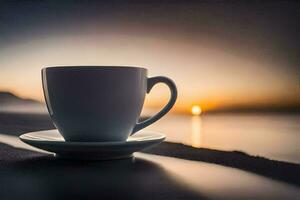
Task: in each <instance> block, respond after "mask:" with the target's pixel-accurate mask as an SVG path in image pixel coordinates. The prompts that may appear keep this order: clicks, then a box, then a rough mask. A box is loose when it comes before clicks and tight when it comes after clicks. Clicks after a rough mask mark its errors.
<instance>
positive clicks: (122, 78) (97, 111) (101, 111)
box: [20, 66, 177, 160]
mask: <svg viewBox="0 0 300 200" xmlns="http://www.w3.org/2000/svg"><path fill="white" fill-rule="evenodd" d="M42 83H43V91H44V96H45V101H46V104H47V108H48V111H49V114H50V117H51V119H52V121H53V124H54V125H55V127H56V128H57V129H54V130H46V131H37V132H31V133H25V134H23V135H21V136H20V139H21V140H22V141H23V142H25V143H27V144H29V145H31V146H34V147H37V148H40V149H43V150H46V151H49V152H53V153H55V155H56V157H59V158H67V159H84V160H111V159H121V158H129V157H132V155H133V153H134V152H137V151H141V150H143V149H145V148H148V147H151V146H153V145H156V144H159V143H161V142H162V141H163V140H165V136H164V135H163V134H161V133H157V132H154V131H147V130H142V129H143V128H145V127H147V126H149V125H150V124H152V123H154V122H156V121H157V120H159V119H160V118H161V117H163V116H164V115H165V114H166V113H167V112H169V110H170V109H171V108H172V107H173V105H174V103H175V101H176V98H177V89H176V86H175V84H174V82H173V81H172V80H171V79H169V78H167V77H163V76H157V77H151V78H147V69H145V68H141V67H127V66H58V67H46V68H44V69H42ZM157 83H165V84H166V85H167V86H168V87H169V89H170V91H171V97H170V100H169V102H168V103H167V105H166V106H165V107H164V108H163V109H162V110H161V111H160V112H158V113H157V114H156V115H154V116H152V117H150V118H147V119H146V120H144V121H141V122H139V119H140V114H141V111H142V108H143V104H144V100H145V96H146V93H149V92H150V90H151V89H152V87H153V86H154V85H155V84H157Z"/></svg>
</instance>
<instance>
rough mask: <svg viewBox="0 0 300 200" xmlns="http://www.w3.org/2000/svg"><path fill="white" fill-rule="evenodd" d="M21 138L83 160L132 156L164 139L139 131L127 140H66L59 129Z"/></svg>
mask: <svg viewBox="0 0 300 200" xmlns="http://www.w3.org/2000/svg"><path fill="white" fill-rule="evenodd" d="M20 139H21V140H22V141H23V142H25V143H26V144H29V145H31V146H34V147H37V148H39V149H43V150H46V151H49V152H53V153H55V156H56V157H59V158H68V159H83V160H111V159H121V158H129V157H132V155H133V153H134V152H137V151H141V150H143V149H145V148H147V147H150V146H152V145H155V144H159V143H161V142H162V141H164V139H165V136H164V135H163V134H160V133H157V132H153V131H139V132H138V133H136V134H134V135H132V136H130V137H129V138H128V139H127V141H125V142H66V141H65V140H64V138H63V137H62V136H61V135H60V134H59V132H58V130H47V131H37V132H31V133H26V134H23V135H21V136H20Z"/></svg>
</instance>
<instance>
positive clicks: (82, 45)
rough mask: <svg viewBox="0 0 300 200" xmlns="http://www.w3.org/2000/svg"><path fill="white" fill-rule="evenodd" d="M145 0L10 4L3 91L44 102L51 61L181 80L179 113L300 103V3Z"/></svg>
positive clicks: (163, 92)
mask: <svg viewBox="0 0 300 200" xmlns="http://www.w3.org/2000/svg"><path fill="white" fill-rule="evenodd" d="M142 2H143V1H110V2H106V3H100V2H97V1H86V2H85V3H84V2H83V1H68V3H59V1H51V2H45V1H30V2H25V1H24V2H21V1H20V2H18V1H12V2H11V3H0V90H8V91H11V92H14V93H15V94H17V95H20V96H22V97H26V98H34V99H38V100H41V101H43V94H42V87H41V77H40V69H41V68H42V67H45V66H57V65H129V66H142V67H146V68H148V69H149V76H150V77H151V76H156V75H164V76H168V77H170V78H172V79H173V80H174V81H175V82H176V84H177V86H178V90H179V97H178V102H177V104H176V107H175V111H188V110H189V109H190V107H191V106H192V105H194V104H200V105H201V107H202V108H203V110H214V109H222V108H239V107H272V106H275V107H288V106H300V67H299V64H300V57H299V52H300V40H299V38H298V37H299V33H298V32H297V30H296V28H297V26H299V22H298V20H297V18H299V17H300V16H299V9H300V6H299V3H297V2H296V1H295V2H293V1H289V2H285V1H273V2H271V1H267V2H264V3H263V4H259V3H258V1H257V2H256V1H249V2H251V3H249V2H248V1H224V2H223V1H213V3H211V2H210V3H209V1H187V2H186V1H182V2H180V1H152V2H151V3H149V1H148V3H142ZM184 2H185V3H184ZM246 2H248V3H246ZM168 95H169V93H168V90H167V89H166V88H165V87H164V86H157V87H156V88H154V89H153V90H152V91H151V95H149V98H148V99H147V102H146V105H147V106H148V107H149V108H152V107H153V108H154V107H159V106H161V105H162V104H163V101H167V98H168Z"/></svg>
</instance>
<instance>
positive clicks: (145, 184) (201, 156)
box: [0, 114, 300, 200]
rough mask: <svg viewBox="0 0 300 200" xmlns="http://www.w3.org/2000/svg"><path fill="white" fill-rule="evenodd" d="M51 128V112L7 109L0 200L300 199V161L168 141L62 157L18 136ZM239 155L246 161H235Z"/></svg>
mask: <svg viewBox="0 0 300 200" xmlns="http://www.w3.org/2000/svg"><path fill="white" fill-rule="evenodd" d="M51 128H53V125H52V123H51V121H50V120H49V118H48V116H45V115H28V114H22V115H20V114H0V199H1V200H6V199H100V198H101V199H299V198H300V188H299V173H300V171H299V169H300V168H299V166H298V165H296V164H291V163H284V162H277V161H270V160H267V159H263V158H255V157H251V156H247V155H243V154H240V153H230V154H228V155H227V154H226V153H225V154H224V152H218V151H214V150H205V149H202V150H196V151H195V152H196V153H193V152H194V150H193V149H188V148H187V147H184V146H181V145H176V144H174V145H173V144H168V143H164V144H161V145H159V146H157V147H154V148H153V149H152V150H148V151H146V152H144V153H136V154H135V158H133V159H125V160H114V161H72V160H60V159H56V158H55V157H54V156H53V154H51V153H48V152H43V151H40V150H38V149H34V148H31V147H29V146H28V145H26V144H23V143H22V142H20V141H19V140H18V137H17V136H18V135H20V134H22V133H24V132H28V131H34V130H43V129H51ZM205 151H209V152H205ZM183 152H189V154H187V153H186V154H184V153H183ZM154 154H160V155H154ZM191 155H192V156H191ZM207 155H209V156H207ZM232 155H233V156H234V157H235V158H236V159H237V160H239V162H237V163H241V164H234V163H236V162H232ZM169 156H171V157H169ZM193 156H194V157H193ZM221 156H223V159H221ZM174 157H177V158H174ZM218 158H219V159H218ZM226 159H227V161H226ZM219 160H222V163H223V164H222V163H218V162H220V161H219ZM203 161H205V162H203ZM247 162H249V163H263V164H257V165H253V164H252V165H253V166H254V168H255V167H256V168H258V170H255V169H253V170H250V169H251V168H250V167H248V168H247V167H245V166H244V165H246V164H247ZM232 163H233V164H232ZM221 164H222V165H221ZM270 166H271V167H272V166H275V167H274V169H275V171H274V170H272V169H271V167H270ZM268 169H269V171H270V172H268ZM287 169H289V170H287ZM276 170H277V171H276ZM272 171H273V172H272ZM293 175H294V176H293ZM286 177H288V178H286ZM293 177H294V178H293Z"/></svg>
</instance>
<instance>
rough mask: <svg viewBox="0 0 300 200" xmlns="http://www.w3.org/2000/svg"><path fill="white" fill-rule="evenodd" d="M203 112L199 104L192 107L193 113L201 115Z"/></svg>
mask: <svg viewBox="0 0 300 200" xmlns="http://www.w3.org/2000/svg"><path fill="white" fill-rule="evenodd" d="M201 112H202V110H201V107H200V106H199V105H194V106H193V107H192V109H191V113H192V115H200V114H201Z"/></svg>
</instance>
